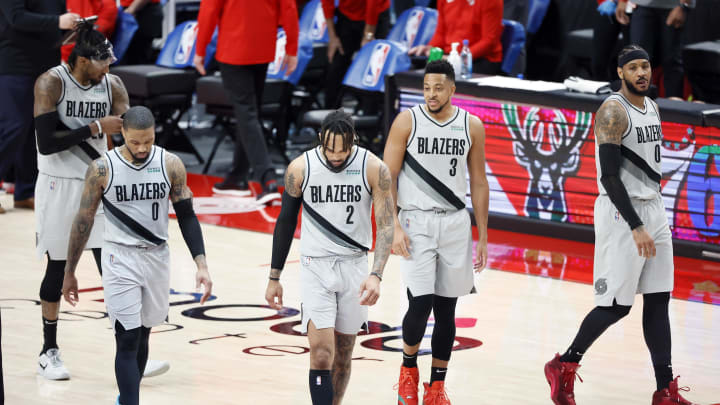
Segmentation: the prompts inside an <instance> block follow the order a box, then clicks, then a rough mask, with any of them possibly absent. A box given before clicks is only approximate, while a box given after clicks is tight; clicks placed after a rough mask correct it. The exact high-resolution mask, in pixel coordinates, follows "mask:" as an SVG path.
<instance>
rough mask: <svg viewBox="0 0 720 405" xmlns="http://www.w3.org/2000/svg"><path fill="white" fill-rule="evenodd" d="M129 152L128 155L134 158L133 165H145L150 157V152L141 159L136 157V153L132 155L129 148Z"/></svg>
mask: <svg viewBox="0 0 720 405" xmlns="http://www.w3.org/2000/svg"><path fill="white" fill-rule="evenodd" d="M127 151H128V153H129V154H130V156H132V162H133V164H136V165H140V164H143V163H145V162H146V161H147V160H148V158H149V157H150V153H149V152H148V154H147V155H146V156H145V157H144V158H139V157H137V156H135V154H134V153H132V151H131V150H130V148H127Z"/></svg>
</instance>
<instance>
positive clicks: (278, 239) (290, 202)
mask: <svg viewBox="0 0 720 405" xmlns="http://www.w3.org/2000/svg"><path fill="white" fill-rule="evenodd" d="M301 204H302V198H301V197H293V196H291V195H290V194H288V193H287V192H283V195H282V208H280V215H278V219H277V222H275V231H274V232H273V246H272V260H270V263H271V264H270V266H271V267H272V268H273V269H278V270H282V269H283V267H285V260H286V259H287V255H288V253H289V252H290V245H291V244H292V240H293V235H295V227H296V226H297V217H298V213H299V212H300V205H301Z"/></svg>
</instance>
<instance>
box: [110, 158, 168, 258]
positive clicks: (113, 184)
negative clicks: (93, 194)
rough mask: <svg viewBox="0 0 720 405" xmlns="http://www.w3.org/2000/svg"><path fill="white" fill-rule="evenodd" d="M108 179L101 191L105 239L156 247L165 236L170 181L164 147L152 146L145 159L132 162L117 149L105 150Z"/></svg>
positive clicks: (166, 232)
mask: <svg viewBox="0 0 720 405" xmlns="http://www.w3.org/2000/svg"><path fill="white" fill-rule="evenodd" d="M105 158H106V159H107V160H108V166H109V170H108V176H109V177H110V180H109V182H108V185H107V188H106V189H105V192H104V193H103V197H102V202H103V206H104V207H105V240H106V241H108V242H113V243H119V244H122V245H127V246H159V245H162V244H163V243H165V241H166V240H167V238H168V208H169V201H170V200H169V196H170V181H169V180H168V177H167V170H166V169H165V149H163V148H161V147H159V146H153V147H152V151H150V156H149V157H148V160H147V161H146V162H145V163H144V164H143V165H141V166H136V165H133V164H132V163H131V162H129V161H127V160H126V159H125V158H124V157H123V156H122V155H121V154H120V152H118V148H115V149H113V150H111V151H108V152H105Z"/></svg>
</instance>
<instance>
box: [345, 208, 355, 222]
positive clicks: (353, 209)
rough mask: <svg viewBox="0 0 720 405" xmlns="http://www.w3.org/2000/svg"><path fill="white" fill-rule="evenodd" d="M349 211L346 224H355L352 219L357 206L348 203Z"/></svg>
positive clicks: (347, 210)
mask: <svg viewBox="0 0 720 405" xmlns="http://www.w3.org/2000/svg"><path fill="white" fill-rule="evenodd" d="M345 211H346V212H347V213H348V216H347V220H345V223H346V224H354V223H355V222H353V221H352V215H353V213H354V212H355V207H353V206H352V205H348V206H347V209H346V210H345Z"/></svg>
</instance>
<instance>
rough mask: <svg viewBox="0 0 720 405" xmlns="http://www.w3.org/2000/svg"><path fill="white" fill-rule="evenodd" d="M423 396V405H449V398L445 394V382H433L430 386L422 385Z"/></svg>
mask: <svg viewBox="0 0 720 405" xmlns="http://www.w3.org/2000/svg"><path fill="white" fill-rule="evenodd" d="M423 386H424V387H425V395H423V405H451V404H450V398H448V396H447V393H446V392H445V381H435V382H434V383H433V384H432V385H430V384H428V383H423Z"/></svg>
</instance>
